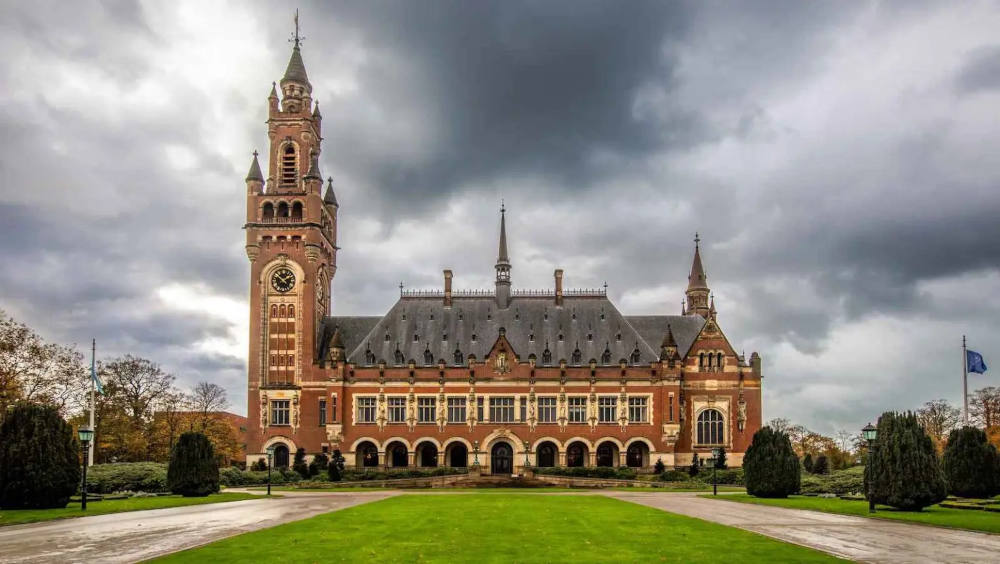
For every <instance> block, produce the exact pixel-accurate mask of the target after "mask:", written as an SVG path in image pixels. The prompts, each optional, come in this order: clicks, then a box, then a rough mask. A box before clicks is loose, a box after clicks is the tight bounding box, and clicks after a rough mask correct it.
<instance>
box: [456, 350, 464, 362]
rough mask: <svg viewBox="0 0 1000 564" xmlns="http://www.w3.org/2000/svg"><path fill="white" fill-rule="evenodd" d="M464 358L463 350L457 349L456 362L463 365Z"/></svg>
mask: <svg viewBox="0 0 1000 564" xmlns="http://www.w3.org/2000/svg"><path fill="white" fill-rule="evenodd" d="M462 360H463V359H462V351H460V350H459V349H455V364H456V365H458V366H462Z"/></svg>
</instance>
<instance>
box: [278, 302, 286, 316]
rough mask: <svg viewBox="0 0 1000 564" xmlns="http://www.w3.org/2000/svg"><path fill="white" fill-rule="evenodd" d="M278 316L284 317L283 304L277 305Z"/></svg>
mask: <svg viewBox="0 0 1000 564" xmlns="http://www.w3.org/2000/svg"><path fill="white" fill-rule="evenodd" d="M278 317H285V304H281V306H280V307H278Z"/></svg>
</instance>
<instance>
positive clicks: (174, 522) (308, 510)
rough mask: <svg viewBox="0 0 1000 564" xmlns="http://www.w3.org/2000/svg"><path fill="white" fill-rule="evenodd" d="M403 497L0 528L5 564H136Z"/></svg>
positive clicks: (0, 556) (287, 501)
mask: <svg viewBox="0 0 1000 564" xmlns="http://www.w3.org/2000/svg"><path fill="white" fill-rule="evenodd" d="M398 493H399V492H393V491H378V492H357V493H335V494H291V495H288V494H287V492H282V494H281V495H283V496H285V497H282V498H276V499H259V500H258V499H252V500H246V501H231V502H226V503H212V504H207V505H190V506H187V507H172V508H169V509H151V510H148V511H131V512H126V513H112V514H110V515H95V516H94V517H79V518H75V519H62V520H59V521H49V522H45V523H31V524H27V525H12V526H10V527H0V561H2V562H4V563H7V562H32V563H34V564H38V563H42V562H60V563H68V562H87V563H91V562H136V561H139V560H144V559H147V558H153V557H155V556H160V555H162V554H167V553H170V552H176V551H178V550H184V549H186V548H191V547H193V546H198V545H202V544H205V543H208V542H211V541H215V540H218V539H221V538H225V537H228V536H232V535H237V534H240V533H245V532H247V531H255V530H257V529H264V528H267V527H273V526H275V525H280V524H282V523H287V522H289V521H296V520H299V519H305V518H307V517H312V516H314V515H318V514H320V513H326V512H328V511H335V510H338V509H344V508H345V507H351V506H352V505H358V504H361V503H367V502H370V501H376V500H379V499H384V498H387V497H391V496H394V495H397V494H398Z"/></svg>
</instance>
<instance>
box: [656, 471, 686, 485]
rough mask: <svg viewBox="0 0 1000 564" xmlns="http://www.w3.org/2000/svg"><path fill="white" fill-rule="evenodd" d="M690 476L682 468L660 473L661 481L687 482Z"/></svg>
mask: <svg viewBox="0 0 1000 564" xmlns="http://www.w3.org/2000/svg"><path fill="white" fill-rule="evenodd" d="M690 479H691V476H689V475H688V473H687V472H685V471H683V470H667V471H666V472H663V473H661V474H660V481H661V482H687V481H689V480H690Z"/></svg>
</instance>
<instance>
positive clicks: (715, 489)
mask: <svg viewBox="0 0 1000 564" xmlns="http://www.w3.org/2000/svg"><path fill="white" fill-rule="evenodd" d="M721 451H722V449H720V448H719V447H715V448H713V449H712V495H719V483H718V481H716V479H715V470H716V469H717V468H718V467H719V456H720V455H721V454H722V452H721Z"/></svg>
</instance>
